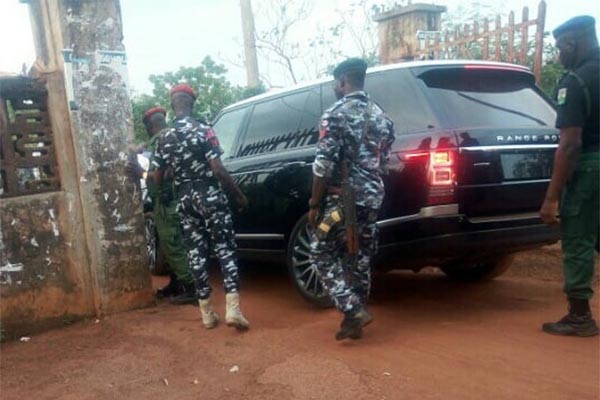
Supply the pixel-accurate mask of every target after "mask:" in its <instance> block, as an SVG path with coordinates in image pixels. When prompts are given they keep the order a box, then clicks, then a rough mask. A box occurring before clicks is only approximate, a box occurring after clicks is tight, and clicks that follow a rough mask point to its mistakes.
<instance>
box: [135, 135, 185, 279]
mask: <svg viewBox="0 0 600 400" xmlns="http://www.w3.org/2000/svg"><path fill="white" fill-rule="evenodd" d="M161 134H162V132H161ZM159 137H160V134H158V135H155V136H154V137H153V138H152V139H151V140H150V146H151V148H152V155H151V156H150V171H152V170H153V168H152V159H153V158H154V156H155V153H156V146H157V144H158V139H159ZM146 187H147V188H148V195H149V196H150V198H151V199H152V202H153V204H154V223H155V225H156V232H157V233H158V242H159V245H160V248H161V250H162V251H163V253H164V254H165V257H166V259H167V262H168V263H169V266H170V267H171V270H172V271H173V273H174V274H175V275H176V276H177V279H178V280H179V281H180V282H181V283H183V284H191V283H193V280H192V275H191V273H190V269H189V265H188V259H187V254H186V251H185V249H184V247H183V238H182V234H181V226H180V224H179V215H178V214H177V210H176V207H177V201H176V200H175V199H174V196H173V182H172V181H167V182H164V181H163V182H161V184H160V185H157V184H156V183H154V182H153V181H152V180H151V179H148V180H146ZM168 199H170V200H168ZM167 200H168V202H167V204H164V203H165V201H167Z"/></svg>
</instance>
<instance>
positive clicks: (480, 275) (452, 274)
mask: <svg viewBox="0 0 600 400" xmlns="http://www.w3.org/2000/svg"><path fill="white" fill-rule="evenodd" d="M513 260H514V255H512V254H508V255H499V256H496V257H495V258H486V259H481V260H458V261H454V262H452V263H449V264H446V265H444V266H441V267H440V269H441V270H442V271H443V272H444V273H445V274H446V275H447V276H448V277H449V278H450V279H453V280H456V281H460V282H485V281H490V280H492V279H494V278H496V277H498V276H500V275H502V274H503V273H504V272H506V270H507V269H508V268H509V267H510V265H511V264H512V262H513Z"/></svg>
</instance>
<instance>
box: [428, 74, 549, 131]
mask: <svg viewBox="0 0 600 400" xmlns="http://www.w3.org/2000/svg"><path fill="white" fill-rule="evenodd" d="M419 78H420V79H421V80H422V81H423V83H424V84H425V85H426V86H427V88H426V89H425V90H426V91H427V92H428V94H429V95H430V98H431V101H432V104H433V107H434V108H435V110H436V112H440V113H442V114H443V116H444V119H445V120H446V121H447V122H448V125H449V126H447V128H473V127H498V128H511V127H512V128H514V127H531V126H554V119H555V114H554V110H553V109H552V107H551V106H550V105H549V104H548V103H547V102H546V101H545V100H544V99H543V98H542V97H541V96H540V95H539V94H538V92H537V91H536V90H535V88H534V81H533V77H532V76H531V75H529V74H526V73H523V72H519V71H510V70H498V69H466V68H445V69H435V70H430V71H427V72H425V73H422V74H421V75H420V76H419Z"/></svg>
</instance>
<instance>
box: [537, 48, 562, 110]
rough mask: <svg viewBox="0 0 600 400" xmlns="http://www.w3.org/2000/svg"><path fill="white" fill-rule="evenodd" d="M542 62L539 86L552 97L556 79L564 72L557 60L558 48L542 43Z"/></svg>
mask: <svg viewBox="0 0 600 400" xmlns="http://www.w3.org/2000/svg"><path fill="white" fill-rule="evenodd" d="M544 60H546V62H545V63H544V65H543V67H542V77H541V82H540V87H541V88H542V90H543V91H544V93H546V94H547V95H548V96H549V97H550V98H553V97H554V91H555V88H556V85H557V84H558V80H559V79H560V77H561V76H562V75H563V73H564V72H565V69H564V68H563V66H562V65H561V64H560V62H558V61H557V60H558V48H556V46H554V45H552V44H550V43H546V44H545V45H544Z"/></svg>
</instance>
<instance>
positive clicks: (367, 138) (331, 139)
mask: <svg viewBox="0 0 600 400" xmlns="http://www.w3.org/2000/svg"><path fill="white" fill-rule="evenodd" d="M367 115H368V129H367V131H366V134H365V135H364V136H363V127H364V124H365V117H366V116H367ZM319 137H320V138H319V142H318V144H317V151H316V157H315V161H314V163H313V174H314V175H316V176H318V177H325V178H328V180H329V183H328V185H329V187H330V188H331V187H340V186H341V176H340V165H341V164H340V163H341V161H342V160H343V157H346V158H347V159H349V160H350V169H349V173H348V179H349V182H350V184H351V186H352V187H353V188H354V191H355V194H356V206H357V207H356V219H357V234H358V237H359V244H360V250H359V252H358V257H357V262H356V264H355V268H352V267H351V266H349V265H348V263H344V259H345V253H346V239H345V229H344V226H343V223H339V224H336V225H334V226H333V228H332V229H331V231H330V232H329V234H328V235H327V236H326V238H325V239H319V238H318V237H317V236H316V235H313V238H312V242H311V261H312V263H314V265H315V267H316V269H317V271H318V273H319V277H320V279H321V282H322V284H323V286H324V287H325V290H326V291H327V292H328V293H329V295H330V296H331V298H332V299H333V301H334V303H335V305H336V307H337V308H338V309H339V310H340V311H342V312H344V313H352V312H354V311H356V310H358V309H359V308H360V307H362V306H363V305H364V304H365V303H366V301H367V298H368V296H369V290H370V285H371V272H370V271H371V270H370V261H371V258H372V256H373V255H374V254H375V253H376V251H377V225H376V221H377V214H378V212H379V209H380V208H381V203H382V201H383V195H384V187H383V181H382V179H381V174H382V173H383V172H384V171H385V169H386V164H387V162H388V156H389V149H390V147H391V144H392V143H393V141H394V126H393V122H392V121H391V120H390V119H389V118H388V117H387V115H386V114H385V113H384V111H383V110H382V109H381V108H380V107H379V106H378V105H376V104H375V103H373V102H371V101H370V100H369V97H368V95H367V94H366V93H365V92H363V91H357V92H354V93H350V94H347V95H346V96H344V97H343V98H342V99H340V100H339V101H337V102H336V103H334V104H333V106H331V108H329V109H328V110H326V111H325V113H324V114H323V116H322V117H321V121H320V129H319ZM341 207H342V198H341V196H339V195H337V194H331V193H330V194H328V195H327V196H326V197H325V201H324V205H323V207H322V209H321V215H328V214H329V212H330V211H331V210H333V209H335V208H338V209H339V208H341ZM344 264H346V265H344ZM349 269H352V270H349Z"/></svg>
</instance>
